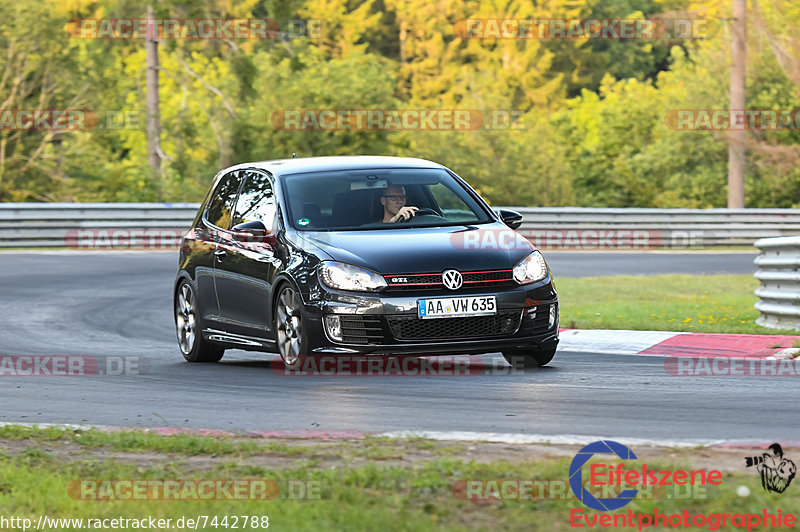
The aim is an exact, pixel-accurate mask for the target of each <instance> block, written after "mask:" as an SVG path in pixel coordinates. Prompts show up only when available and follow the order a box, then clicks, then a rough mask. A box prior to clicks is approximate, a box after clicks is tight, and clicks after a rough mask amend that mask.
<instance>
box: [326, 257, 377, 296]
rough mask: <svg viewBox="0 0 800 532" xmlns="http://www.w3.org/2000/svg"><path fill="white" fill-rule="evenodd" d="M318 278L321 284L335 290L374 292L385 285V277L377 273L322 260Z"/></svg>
mask: <svg viewBox="0 0 800 532" xmlns="http://www.w3.org/2000/svg"><path fill="white" fill-rule="evenodd" d="M319 278H320V280H321V281H322V283H323V284H325V285H326V286H329V287H331V288H336V289H337V290H353V291H356V292H376V291H378V290H380V289H381V288H386V286H387V285H386V279H384V278H383V276H382V275H380V274H379V273H376V272H373V271H371V270H367V269H364V268H359V267H358V266H353V265H352V264H345V263H343V262H334V261H325V262H323V263H322V264H321V265H320V268H319Z"/></svg>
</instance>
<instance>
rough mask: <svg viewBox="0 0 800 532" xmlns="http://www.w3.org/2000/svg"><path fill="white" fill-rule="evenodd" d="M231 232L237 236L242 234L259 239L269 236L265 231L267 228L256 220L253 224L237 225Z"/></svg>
mask: <svg viewBox="0 0 800 532" xmlns="http://www.w3.org/2000/svg"><path fill="white" fill-rule="evenodd" d="M231 231H233V232H234V233H238V234H244V235H248V236H252V237H261V238H263V237H265V236H267V234H269V231H267V227H266V226H265V225H264V224H263V223H262V222H260V221H258V220H256V221H254V222H244V223H241V224H238V225H234V226H233V229H231Z"/></svg>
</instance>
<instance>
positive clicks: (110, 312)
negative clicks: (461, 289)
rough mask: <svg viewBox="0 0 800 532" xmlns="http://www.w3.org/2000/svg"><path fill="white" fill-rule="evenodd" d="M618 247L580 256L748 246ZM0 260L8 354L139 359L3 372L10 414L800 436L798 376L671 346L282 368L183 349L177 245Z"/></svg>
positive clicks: (623, 264)
mask: <svg viewBox="0 0 800 532" xmlns="http://www.w3.org/2000/svg"><path fill="white" fill-rule="evenodd" d="M600 255H602V257H600ZM624 255H625V257H626V259H625V260H620V258H617V261H618V262H617V263H616V264H614V254H610V253H604V254H600V253H598V254H591V255H588V254H586V253H581V254H579V259H580V260H582V261H586V262H585V264H589V265H590V267H591V270H592V273H593V274H595V275H597V274H603V273H609V272H608V271H607V268H608V267H613V268H614V269H616V270H624V271H625V272H626V273H634V272H633V270H634V269H635V268H634V266H635V265H636V264H644V265H645V266H644V268H645V269H646V271H642V272H638V273H651V272H650V269H652V268H655V266H656V265H658V266H659V267H660V269H659V270H658V271H664V269H667V270H669V269H670V268H672V269H673V271H688V272H690V273H699V272H701V271H708V272H719V271H733V272H736V273H742V272H745V273H746V272H748V271H751V270H752V266H751V265H752V258H753V255H752V254H736V255H727V256H726V255H719V254H710V255H698V254H691V257H688V256H685V255H670V254H658V255H657V257H658V260H657V261H655V262H653V261H651V258H650V257H651V256H650V255H644V254H630V253H625V254H624ZM548 257H549V259H550V263H551V266H552V268H553V270H554V271H556V272H559V273H561V274H562V276H563V275H569V274H570V273H569V272H570V271H572V270H571V268H577V266H575V265H574V264H571V263H572V262H573V261H577V260H578V259H576V258H575V257H573V256H572V255H571V254H569V253H560V254H559V253H554V254H550V255H548ZM0 265H1V267H0V290H1V292H0V293H1V294H2V295H1V296H0V302H1V303H2V304H1V305H0V323H1V324H2V327H0V355H86V356H91V357H95V358H96V359H97V360H99V361H101V364H104V363H105V362H103V361H108V360H111V359H113V360H118V359H117V358H115V357H123V359H125V360H127V361H128V362H131V361H132V362H134V363H136V364H138V366H139V368H138V370H136V371H131V372H130V373H129V374H123V375H95V376H86V377H55V376H49V377H23V376H15V377H8V376H2V377H0V404H2V407H1V408H0V422H7V423H8V422H14V423H16V422H28V423H78V424H86V423H88V424H98V425H123V426H141V427H165V426H169V427H178V428H183V427H188V428H216V429H224V430H260V431H293V430H316V431H359V432H383V431H395V430H412V431H414V430H418V431H423V430H424V431H474V432H492V433H514V434H530V435H564V434H568V435H578V436H581V435H586V436H605V437H612V438H613V437H619V438H623V437H626V438H646V439H670V440H675V439H689V440H692V439H702V440H716V439H726V440H731V439H739V440H750V441H758V442H771V441H786V440H800V412H799V411H798V410H795V409H794V408H792V407H791V406H790V405H791V402H790V400H791V399H792V398H794V397H796V393H797V392H796V390H797V383H796V381H795V379H793V378H791V377H782V378H774V377H773V378H720V377H716V378H705V377H674V376H670V375H668V374H667V373H666V372H665V370H664V359H663V358H661V357H646V356H623V355H609V354H605V355H603V354H587V353H570V352H559V353H558V354H557V355H556V358H555V360H554V361H553V363H552V367H548V368H543V369H539V370H535V371H529V372H524V373H514V372H511V373H509V372H508V371H507V370H506V364H505V362H504V361H503V360H502V359H501V358H500V356H499V355H484V356H482V357H478V358H476V359H475V360H476V362H475V364H476V365H477V364H483V365H484V368H483V371H480V372H476V373H479V374H477V375H470V376H459V377H455V376H449V377H445V376H437V377H431V376H428V377H410V376H402V377H358V376H326V377H319V376H308V377H305V376H284V375H280V374H279V372H277V371H276V368H277V367H279V365H280V364H279V363H278V362H276V357H275V356H273V355H262V354H260V353H247V352H243V351H229V352H227V353H226V355H225V358H224V359H223V361H222V362H221V363H219V364H188V363H185V362H184V361H183V359H182V357H181V355H180V353H179V351H178V348H177V345H176V340H175V334H174V330H173V319H172V314H171V298H170V290H171V286H172V282H173V278H174V274H175V269H176V265H177V260H176V256H175V254H173V253H168V252H155V253H103V252H100V253H85V252H74V253H3V254H0ZM670 265H671V266H670ZM587 268H588V267H587ZM578 270H581V268H577V270H576V271H578ZM787 405H789V406H787Z"/></svg>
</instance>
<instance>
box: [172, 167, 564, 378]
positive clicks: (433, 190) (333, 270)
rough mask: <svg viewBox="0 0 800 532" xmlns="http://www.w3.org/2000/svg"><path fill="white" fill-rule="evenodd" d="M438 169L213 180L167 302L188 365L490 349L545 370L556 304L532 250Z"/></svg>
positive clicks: (232, 172) (234, 173) (252, 172)
mask: <svg viewBox="0 0 800 532" xmlns="http://www.w3.org/2000/svg"><path fill="white" fill-rule="evenodd" d="M521 222H522V216H521V215H520V214H519V213H516V212H513V211H508V210H502V209H501V210H499V211H498V212H495V211H493V210H492V209H491V208H490V207H489V205H487V204H486V202H485V201H483V199H482V198H481V197H480V196H479V195H478V194H477V193H476V192H475V191H474V190H473V189H472V188H471V187H470V186H469V185H468V184H467V183H466V182H465V181H464V180H463V179H461V178H460V177H458V176H457V175H456V174H455V173H453V172H452V171H450V170H449V169H447V168H445V167H444V166H441V165H439V164H436V163H433V162H430V161H425V160H422V159H411V158H395V157H316V158H306V159H287V160H277V161H266V162H259V163H247V164H240V165H237V166H234V167H231V168H227V169H225V170H223V171H221V172H220V173H219V174H218V175H217V176H216V177H215V179H214V183H213V186H212V187H211V190H210V192H209V194H208V196H207V197H206V199H205V201H204V202H203V204H202V205H201V207H200V210H199V211H198V213H197V216H196V218H195V220H194V223H193V225H192V228H191V229H190V230H189V231H188V233H187V234H186V235H185V236H184V238H183V241H182V245H181V252H180V262H179V269H178V275H177V278H176V280H175V289H174V306H175V322H176V326H177V332H178V342H179V345H180V348H181V351H182V352H183V356H184V357H185V358H186V360H188V361H190V362H213V361H218V360H219V359H220V358H222V355H223V353H224V350H225V349H248V350H256V351H271V352H277V353H279V354H280V356H281V358H282V359H283V361H284V363H285V364H286V366H287V367H296V366H297V365H298V364H300V363H301V362H302V360H303V358H304V357H308V356H315V355H361V354H364V355H366V354H375V355H388V354H396V355H402V354H405V355H443V354H479V353H487V352H498V351H500V352H502V353H503V356H504V357H505V358H506V360H507V361H508V362H509V363H511V364H512V365H514V366H517V367H535V366H539V365H544V364H547V363H548V362H550V360H551V359H552V358H553V355H554V354H555V351H556V344H557V343H558V296H557V294H556V290H555V287H554V285H553V282H552V277H551V274H550V270H549V268H548V266H547V264H546V263H545V261H544V259H543V258H542V255H541V254H540V253H539V251H537V250H536V248H534V247H533V246H532V245H531V244H530V243H529V242H528V241H527V240H525V239H524V238H522V237H521V236H520V235H519V234H518V233H516V232H515V231H514V229H516V228H517V227H519V225H520V224H521Z"/></svg>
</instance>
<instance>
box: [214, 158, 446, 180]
mask: <svg viewBox="0 0 800 532" xmlns="http://www.w3.org/2000/svg"><path fill="white" fill-rule="evenodd" d="M242 168H260V169H262V170H266V171H268V172H270V173H271V174H273V175H276V176H278V175H288V174H298V173H304V172H322V171H327V170H369V169H372V168H383V169H385V168H444V166H442V165H441V164H439V163H435V162H433V161H427V160H425V159H417V158H415V157H387V156H377V155H347V156H335V157H302V158H298V159H277V160H274V161H259V162H252V163H242V164H237V165H235V166H231V167H230V168H226V169H225V170H223V171H222V172H220V173H221V174H224V173H227V172H230V171H232V170H239V169H242Z"/></svg>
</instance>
